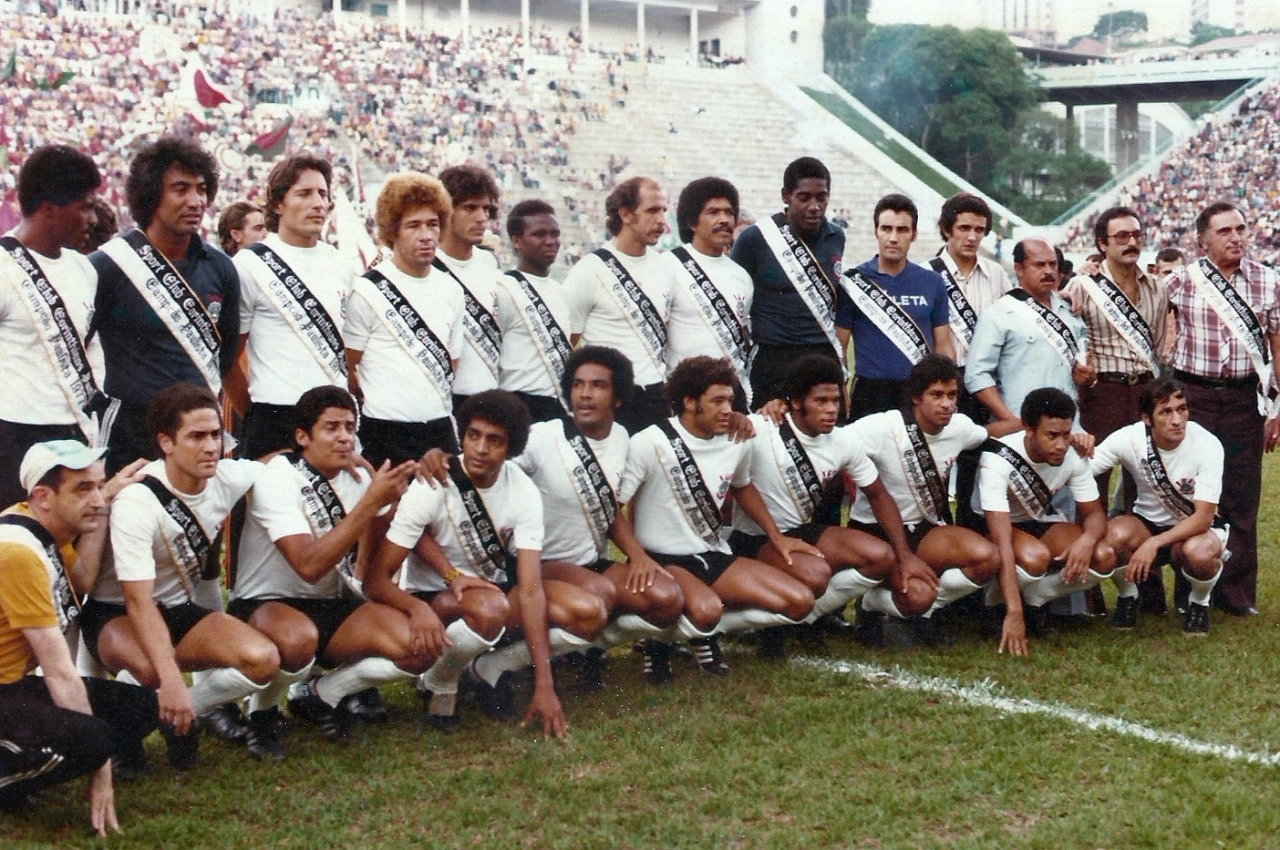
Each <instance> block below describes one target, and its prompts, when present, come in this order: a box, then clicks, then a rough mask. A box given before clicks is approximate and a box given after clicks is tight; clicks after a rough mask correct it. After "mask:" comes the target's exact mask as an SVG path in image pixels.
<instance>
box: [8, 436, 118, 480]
mask: <svg viewBox="0 0 1280 850" xmlns="http://www.w3.org/2000/svg"><path fill="white" fill-rule="evenodd" d="M106 453H107V450H106V449H105V448H101V449H94V448H90V447H89V446H86V445H85V444H84V443H82V442H80V441H78V440H50V441H48V442H46V443H36V444H35V445H34V446H32V447H31V448H29V449H27V453H26V454H25V455H23V457H22V466H21V468H19V470H18V480H19V481H21V482H22V490H23V492H26V493H30V492H31V491H32V490H34V489H35V486H36V485H37V484H39V483H40V480H41V479H42V478H44V477H45V476H46V475H48V474H49V473H50V472H51V471H52V470H54V469H57V468H58V467H59V466H62V467H66V468H67V469H86V468H88V467H89V466H91V465H92V464H93V463H95V462H96V461H99V460H102V456H103V455H105V454H106Z"/></svg>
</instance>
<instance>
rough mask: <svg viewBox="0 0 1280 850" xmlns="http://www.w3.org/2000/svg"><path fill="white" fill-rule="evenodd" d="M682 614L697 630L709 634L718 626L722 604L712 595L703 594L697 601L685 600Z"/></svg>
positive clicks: (722, 608) (722, 612) (722, 611)
mask: <svg viewBox="0 0 1280 850" xmlns="http://www.w3.org/2000/svg"><path fill="white" fill-rule="evenodd" d="M684 613H685V616H686V617H688V618H689V622H691V623H693V625H694V626H695V627H696V628H697V629H699V630H700V631H704V632H709V631H711V630H712V629H714V628H715V627H716V625H717V624H719V622H720V617H721V616H722V615H723V614H724V603H723V602H721V601H720V598H719V597H718V596H715V595H714V594H705V595H703V596H702V597H701V598H699V599H693V600H686V601H685V611H684Z"/></svg>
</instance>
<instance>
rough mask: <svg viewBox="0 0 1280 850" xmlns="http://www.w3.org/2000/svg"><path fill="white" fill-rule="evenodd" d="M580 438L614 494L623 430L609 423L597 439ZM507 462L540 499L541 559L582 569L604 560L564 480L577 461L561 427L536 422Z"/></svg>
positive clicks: (622, 462)
mask: <svg viewBox="0 0 1280 850" xmlns="http://www.w3.org/2000/svg"><path fill="white" fill-rule="evenodd" d="M586 439H587V444H588V445H589V446H591V451H592V452H593V453H594V454H595V456H596V460H598V461H600V467H601V469H602V470H603V471H604V475H605V478H606V479H607V480H608V482H609V486H610V487H612V488H613V492H614V493H615V494H617V492H618V488H619V487H620V486H621V484H622V471H623V469H624V468H625V467H626V464H627V446H628V444H629V443H630V441H631V438H630V437H629V436H628V435H627V429H626V428H623V427H622V426H621V425H618V424H617V423H615V424H614V426H613V430H611V431H610V432H609V436H607V437H605V438H604V439H603V440H592V439H591V438H589V437H588V438H586ZM512 463H514V464H515V465H516V466H518V467H520V469H521V470H523V471H524V473H525V474H526V475H528V476H529V477H530V478H531V479H533V483H534V484H535V485H536V486H537V488H538V492H540V493H541V494H542V512H543V520H544V522H545V523H546V529H545V531H544V534H543V540H542V560H544V561H568V562H569V563H571V564H578V565H580V566H588V565H590V564H593V563H595V562H596V561H597V560H599V559H601V558H607V557H608V556H609V550H608V545H607V544H606V546H605V548H604V551H600V550H598V549H597V548H596V545H595V538H594V532H593V531H592V526H591V520H590V519H589V517H588V514H587V512H586V510H587V509H586V507H585V502H584V498H585V497H584V495H583V494H582V493H581V491H580V490H579V488H578V485H577V484H575V483H574V480H573V479H572V478H570V470H572V469H576V468H578V466H579V460H578V455H577V454H576V453H575V452H574V450H573V448H572V447H571V446H570V445H569V441H568V440H566V439H565V437H564V425H563V423H561V422H560V421H559V420H553V421H551V422H538V423H536V424H535V425H534V426H533V427H532V428H531V429H530V430H529V445H528V446H526V447H525V450H524V452H523V453H521V455H520V456H519V457H518V458H515V459H514V460H513V461H512Z"/></svg>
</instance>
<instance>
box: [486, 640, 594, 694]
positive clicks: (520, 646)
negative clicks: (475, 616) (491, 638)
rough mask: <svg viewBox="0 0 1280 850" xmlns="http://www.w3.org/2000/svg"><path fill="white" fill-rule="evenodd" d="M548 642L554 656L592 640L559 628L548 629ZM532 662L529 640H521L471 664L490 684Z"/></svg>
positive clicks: (589, 644)
mask: <svg viewBox="0 0 1280 850" xmlns="http://www.w3.org/2000/svg"><path fill="white" fill-rule="evenodd" d="M547 642H548V644H549V646H550V649H551V657H552V658H555V657H557V656H560V655H567V654H569V653H570V652H577V651H578V650H582V649H586V648H587V647H589V646H591V641H589V640H583V639H582V638H580V637H578V636H577V635H575V634H573V633H572V632H567V631H565V630H564V629H559V628H553V629H549V630H548V631H547ZM531 664H533V655H532V654H531V653H530V652H529V642H528V641H523V640H521V641H517V642H515V643H513V644H511V645H510V646H504V647H503V648H502V649H497V650H494V651H493V652H486V653H485V654H484V655H481V656H480V657H478V658H476V660H475V661H474V662H473V663H472V665H471V669H472V670H474V671H476V675H477V676H479V677H480V678H481V679H483V680H485V681H486V682H488V683H489V684H490V685H496V684H498V679H500V678H502V674H503V673H511V672H514V671H516V670H523V669H524V668H526V667H528V666H529V665H531Z"/></svg>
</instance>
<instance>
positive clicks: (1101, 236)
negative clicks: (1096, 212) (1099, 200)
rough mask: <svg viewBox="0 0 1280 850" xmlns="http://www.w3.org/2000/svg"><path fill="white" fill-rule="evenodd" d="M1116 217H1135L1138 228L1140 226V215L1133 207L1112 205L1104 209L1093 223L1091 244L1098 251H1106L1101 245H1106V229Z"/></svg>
mask: <svg viewBox="0 0 1280 850" xmlns="http://www.w3.org/2000/svg"><path fill="white" fill-rule="evenodd" d="M1117 218H1136V219H1137V220H1138V227H1139V229H1141V227H1142V216H1140V215H1138V211H1137V210H1135V209H1134V208H1133V207H1112V208H1111V209H1109V210H1106V211H1104V212H1103V213H1102V215H1100V216H1098V220H1097V221H1095V222H1094V223H1093V244H1094V246H1095V247H1096V248H1097V249H1098V250H1099V251H1106V248H1104V247H1102V246H1103V245H1106V244H1107V241H1108V239H1109V237H1108V234H1107V229H1108V228H1110V227H1111V222H1113V221H1115V220H1116V219H1117Z"/></svg>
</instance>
